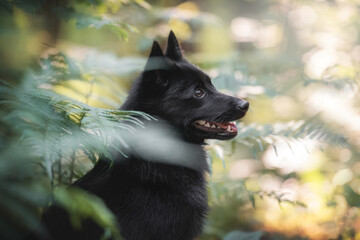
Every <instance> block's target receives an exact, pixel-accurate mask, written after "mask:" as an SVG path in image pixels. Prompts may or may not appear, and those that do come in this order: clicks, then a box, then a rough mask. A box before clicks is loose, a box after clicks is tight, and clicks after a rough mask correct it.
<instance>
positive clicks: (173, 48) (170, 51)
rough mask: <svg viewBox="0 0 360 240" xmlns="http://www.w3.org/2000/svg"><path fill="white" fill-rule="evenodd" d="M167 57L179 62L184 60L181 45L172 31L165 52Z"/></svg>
mask: <svg viewBox="0 0 360 240" xmlns="http://www.w3.org/2000/svg"><path fill="white" fill-rule="evenodd" d="M165 56H167V57H168V58H170V59H172V60H174V61H178V60H180V59H182V57H183V56H182V52H181V48H180V45H179V43H178V40H177V39H176V36H175V34H174V32H173V31H170V33H169V38H168V44H167V47H166V51H165Z"/></svg>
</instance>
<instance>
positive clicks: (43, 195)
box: [0, 0, 360, 240]
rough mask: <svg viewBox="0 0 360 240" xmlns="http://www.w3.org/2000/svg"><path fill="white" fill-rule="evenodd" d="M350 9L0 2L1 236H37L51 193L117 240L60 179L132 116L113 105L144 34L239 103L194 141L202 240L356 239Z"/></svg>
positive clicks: (357, 126)
mask: <svg viewBox="0 0 360 240" xmlns="http://www.w3.org/2000/svg"><path fill="white" fill-rule="evenodd" d="M359 7H360V1H357V0H312V1H309V0H298V1H290V0H224V1H216V0H207V1H200V0H198V1H196V0H194V1H177V0H169V1H164V0H162V1H161V0H148V1H143V0H75V1H59V0H17V1H14V0H2V1H1V2H0V104H1V107H0V117H1V118H0V122H1V125H0V191H1V194H0V238H1V239H21V238H22V237H23V236H24V234H25V233H26V232H27V231H29V230H31V229H34V228H36V227H37V226H38V224H39V216H40V215H41V211H42V209H43V208H44V207H45V206H47V205H48V203H49V202H50V201H51V199H52V198H53V197H54V196H55V197H56V198H58V199H59V200H60V202H61V204H63V206H64V207H66V208H67V210H68V211H69V212H70V213H73V214H74V217H78V218H85V217H92V218H93V219H95V220H96V221H97V222H98V223H99V224H101V225H102V226H104V227H107V228H109V229H110V231H112V232H116V230H114V222H113V218H112V216H111V213H109V212H108V210H107V209H106V208H105V207H104V206H103V205H102V203H101V202H99V201H95V200H94V199H93V198H92V197H90V196H88V195H87V194H86V193H84V192H81V191H78V192H68V191H67V190H66V189H64V188H63V186H66V185H68V184H69V183H71V182H73V181H74V180H76V179H77V178H79V177H81V176H82V175H83V174H84V173H86V171H87V170H89V169H90V168H91V167H92V166H93V164H94V163H95V162H96V161H97V159H98V156H99V155H102V154H104V155H109V152H108V146H109V144H111V143H109V141H108V136H110V135H111V133H112V132H113V131H116V130H117V129H119V128H121V129H127V130H129V132H130V133H131V127H129V124H128V123H134V122H135V120H134V119H133V118H132V116H131V115H130V114H129V113H126V112H119V111H117V110H116V109H118V108H119V106H121V104H122V102H123V101H124V99H125V98H126V93H127V91H128V89H129V87H130V86H131V83H132V81H133V80H134V79H135V78H136V76H137V75H138V74H139V73H140V72H141V71H142V69H143V67H144V64H145V61H146V57H147V55H148V54H149V50H150V47H151V45H152V43H153V40H157V41H159V42H160V43H161V45H162V46H163V48H164V47H165V45H166V38H167V35H168V33H169V31H170V30H173V31H174V32H175V34H176V36H177V37H178V39H179V41H180V42H181V45H182V48H183V50H184V54H185V56H186V58H187V59H188V60H189V61H190V62H192V63H194V64H196V65H198V66H199V67H200V68H202V69H203V70H204V71H205V72H207V73H208V74H209V75H210V76H211V77H212V80H213V84H214V85H215V86H216V87H217V88H218V89H219V90H221V91H222V92H225V93H227V94H231V95H234V96H238V97H242V98H246V99H247V100H248V101H249V102H250V105H251V107H250V110H249V112H248V114H247V116H246V117H245V118H244V119H243V121H242V122H241V123H238V127H239V134H238V136H237V137H236V138H235V139H233V140H232V141H228V142H220V141H209V142H208V143H209V144H208V146H206V148H207V150H208V151H209V161H210V162H211V173H210V174H209V176H208V179H209V196H210V200H209V204H210V206H211V211H210V214H209V217H208V220H207V223H206V228H205V231H204V233H203V235H202V236H200V237H199V240H200V239H201V240H202V239H204V240H205V239H206V240H218V239H219V240H220V239H224V240H237V239H239V240H241V239H249V240H257V239H319V240H321V239H339V240H340V239H360V212H359V207H360V174H359V173H360V162H358V159H359V153H360V105H359V103H360V101H359V100H360V96H359V94H358V91H359V73H360V72H359V65H360V35H359V33H360V31H359V29H360V15H359V14H358V11H359ZM137 114H139V115H142V116H143V117H145V118H147V117H148V116H146V115H143V114H142V113H137ZM135 123H136V124H139V125H141V123H137V122H135ZM117 140H118V141H119V143H120V144H126V137H123V138H121V136H118V139H117ZM119 151H120V150H119ZM84 204H85V205H86V206H89V207H88V208H86V209H84V208H80V207H78V206H82V205H84ZM96 209H97V210H96ZM115 236H116V234H115Z"/></svg>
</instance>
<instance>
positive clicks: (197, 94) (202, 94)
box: [194, 89, 204, 98]
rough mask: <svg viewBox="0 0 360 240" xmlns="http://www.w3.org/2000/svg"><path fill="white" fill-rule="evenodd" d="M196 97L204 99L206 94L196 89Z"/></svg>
mask: <svg viewBox="0 0 360 240" xmlns="http://www.w3.org/2000/svg"><path fill="white" fill-rule="evenodd" d="M194 95H195V97H197V98H202V97H203V96H204V92H203V91H201V90H200V89H196V90H195V93H194Z"/></svg>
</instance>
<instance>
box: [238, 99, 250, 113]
mask: <svg viewBox="0 0 360 240" xmlns="http://www.w3.org/2000/svg"><path fill="white" fill-rule="evenodd" d="M237 108H238V109H239V110H240V111H243V112H247V110H248V109H249V102H248V101H245V100H240V101H239V102H238V105H237Z"/></svg>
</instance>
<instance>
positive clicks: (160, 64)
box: [144, 41, 169, 86]
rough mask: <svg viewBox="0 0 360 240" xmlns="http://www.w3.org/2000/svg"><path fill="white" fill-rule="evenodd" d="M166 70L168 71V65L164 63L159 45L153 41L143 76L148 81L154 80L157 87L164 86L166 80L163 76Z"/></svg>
mask: <svg viewBox="0 0 360 240" xmlns="http://www.w3.org/2000/svg"><path fill="white" fill-rule="evenodd" d="M167 69H169V64H168V63H167V62H166V59H165V57H164V54H163V52H162V49H161V47H160V45H159V43H158V42H157V41H154V43H153V46H152V48H151V52H150V56H149V58H148V61H147V63H146V65H145V70H144V75H145V76H146V78H147V79H149V80H155V81H156V83H157V84H158V85H160V86H166V85H167V79H166V77H165V76H164V75H165V72H166V70H167Z"/></svg>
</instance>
